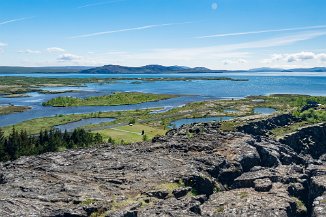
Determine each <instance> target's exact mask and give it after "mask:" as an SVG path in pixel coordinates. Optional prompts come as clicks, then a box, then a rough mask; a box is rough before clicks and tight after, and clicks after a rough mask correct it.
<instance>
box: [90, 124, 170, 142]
mask: <svg viewBox="0 0 326 217" xmlns="http://www.w3.org/2000/svg"><path fill="white" fill-rule="evenodd" d="M143 131H144V134H143ZM95 132H96V133H99V134H101V135H102V136H103V139H104V140H105V141H108V142H110V143H113V144H126V143H127V144H129V143H134V142H141V141H150V140H151V139H152V138H153V137H155V136H158V135H160V136H162V135H164V134H165V133H166V130H164V129H160V128H156V127H150V126H146V125H143V124H135V125H132V126H129V125H126V126H121V127H116V128H110V129H104V130H99V131H95Z"/></svg>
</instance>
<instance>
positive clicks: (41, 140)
mask: <svg viewBox="0 0 326 217" xmlns="http://www.w3.org/2000/svg"><path fill="white" fill-rule="evenodd" d="M102 142H103V139H102V136H101V135H100V134H98V133H97V134H93V133H90V132H87V131H85V130H84V129H75V130H74V131H73V132H72V133H68V132H67V131H65V132H61V131H60V130H56V129H52V130H49V131H48V130H44V131H41V132H40V133H39V135H37V136H35V135H29V134H28V133H27V132H26V130H21V131H17V130H16V129H15V128H13V129H12V131H11V132H10V134H9V135H8V136H6V135H5V134H4V132H3V131H2V130H1V129H0V161H7V160H15V159H17V158H19V157H21V156H30V155H38V154H42V153H46V152H55V151H60V150H65V149H72V148H85V147H90V146H92V145H95V144H100V143H102Z"/></svg>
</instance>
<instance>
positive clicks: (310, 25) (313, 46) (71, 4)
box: [0, 0, 326, 69]
mask: <svg viewBox="0 0 326 217" xmlns="http://www.w3.org/2000/svg"><path fill="white" fill-rule="evenodd" d="M107 64H118V65H126V66H142V65H148V64H161V65H167V66H168V65H180V66H189V67H199V66H200V67H208V68H211V69H250V68H259V67H277V68H296V67H317V66H320V67H322V66H324V67H325V66H326V1H325V0H0V65H2V66H101V65H107Z"/></svg>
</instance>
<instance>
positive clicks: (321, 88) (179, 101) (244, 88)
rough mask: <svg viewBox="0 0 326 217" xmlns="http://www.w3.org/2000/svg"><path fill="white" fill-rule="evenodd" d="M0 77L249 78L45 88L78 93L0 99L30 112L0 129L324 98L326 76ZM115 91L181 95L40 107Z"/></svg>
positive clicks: (6, 117) (4, 118) (3, 123)
mask: <svg viewBox="0 0 326 217" xmlns="http://www.w3.org/2000/svg"><path fill="white" fill-rule="evenodd" d="M0 76H28V77H51V78H67V77H72V78H88V77H97V78H107V77H118V78H157V77H165V78H167V77H189V78H191V77H230V78H234V79H249V81H225V80H194V81H155V82H136V83H135V82H134V81H132V80H123V81H118V82H115V83H109V84H87V85H86V86H85V87H60V88H55V87H47V88H44V89H46V90H78V91H80V92H72V93H60V94H39V93H35V92H32V93H29V97H23V98H1V97H0V105H2V104H14V105H24V106H30V107H32V109H31V110H29V111H26V112H23V113H16V114H9V115H3V116H1V121H0V126H8V125H13V124H16V123H19V122H21V121H25V120H30V119H33V118H38V117H46V116H53V115H59V114H73V113H90V112H99V111H102V112H105V111H122V110H134V109H145V108H158V107H160V108H164V110H162V111H166V110H168V109H171V108H174V107H177V106H182V105H185V104H187V103H190V102H196V101H203V100H211V99H228V98H234V99H238V98H243V97H246V96H249V95H268V94H276V93H279V94H280V93H288V94H309V95H322V96H325V95H326V73H283V72H282V73H274V72H273V73H257V72H255V73H221V74H213V73H205V74H164V75H162V74H152V75H149V74H136V75H135V74H132V75H126V74H124V75H101V74H95V75H94V74H91V75H90V74H19V75H17V74H6V75H0ZM117 91H135V92H146V93H158V94H161V93H162V94H178V95H183V96H181V97H178V98H174V99H168V100H162V101H158V102H149V103H142V104H137V105H123V106H86V107H69V108H52V107H43V106H42V102H45V101H47V100H49V99H51V98H54V97H58V96H74V97H89V96H98V95H106V94H111V93H113V92H117Z"/></svg>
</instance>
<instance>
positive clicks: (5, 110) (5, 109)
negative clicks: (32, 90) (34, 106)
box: [0, 105, 30, 115]
mask: <svg viewBox="0 0 326 217" xmlns="http://www.w3.org/2000/svg"><path fill="white" fill-rule="evenodd" d="M28 109H30V107H27V106H14V105H8V106H0V115H7V114H11V113H17V112H24V111H27V110H28Z"/></svg>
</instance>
